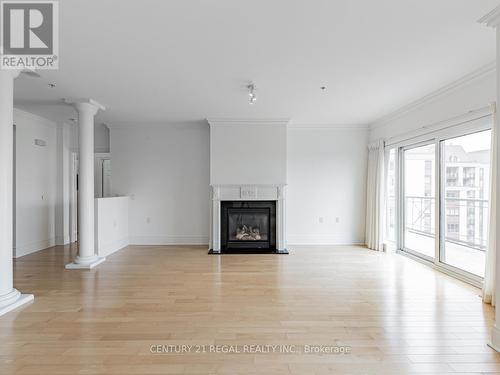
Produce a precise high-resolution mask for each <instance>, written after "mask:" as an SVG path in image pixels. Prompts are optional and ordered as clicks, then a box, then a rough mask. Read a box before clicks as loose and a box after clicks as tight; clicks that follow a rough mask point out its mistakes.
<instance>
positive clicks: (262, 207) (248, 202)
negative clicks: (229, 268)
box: [209, 185, 288, 254]
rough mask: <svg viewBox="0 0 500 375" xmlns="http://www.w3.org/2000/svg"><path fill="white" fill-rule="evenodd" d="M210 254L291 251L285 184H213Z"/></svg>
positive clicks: (285, 252) (280, 252)
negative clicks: (286, 228)
mask: <svg viewBox="0 0 500 375" xmlns="http://www.w3.org/2000/svg"><path fill="white" fill-rule="evenodd" d="M210 223H211V230H210V247H209V253H210V254H221V253H222V254H224V253H238V252H245V253H252V252H256V253H262V252H269V253H277V254H288V251H287V249H286V245H285V186H284V185H212V207H211V220H210Z"/></svg>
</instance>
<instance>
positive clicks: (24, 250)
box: [14, 237, 56, 258]
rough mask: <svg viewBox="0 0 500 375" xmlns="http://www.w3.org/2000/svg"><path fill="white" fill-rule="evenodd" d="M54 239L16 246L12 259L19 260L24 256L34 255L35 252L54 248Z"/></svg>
mask: <svg viewBox="0 0 500 375" xmlns="http://www.w3.org/2000/svg"><path fill="white" fill-rule="evenodd" d="M55 244H56V239H55V238H54V237H52V238H49V239H46V240H41V241H33V242H30V243H27V244H21V245H20V246H19V245H17V246H16V247H15V248H14V258H20V257H23V256H25V255H29V254H33V253H36V252H37V251H40V250H44V249H47V248H48V247H52V246H55Z"/></svg>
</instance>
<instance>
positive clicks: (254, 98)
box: [247, 83, 257, 104]
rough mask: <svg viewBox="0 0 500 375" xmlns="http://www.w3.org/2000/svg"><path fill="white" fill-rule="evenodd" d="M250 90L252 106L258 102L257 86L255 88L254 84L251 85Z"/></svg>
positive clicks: (248, 87)
mask: <svg viewBox="0 0 500 375" xmlns="http://www.w3.org/2000/svg"><path fill="white" fill-rule="evenodd" d="M247 89H248V96H249V97H250V104H254V103H255V102H256V101H257V94H256V91H257V86H255V85H254V84H253V83H250V84H249V85H248V86H247Z"/></svg>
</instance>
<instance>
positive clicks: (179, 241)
mask: <svg viewBox="0 0 500 375" xmlns="http://www.w3.org/2000/svg"><path fill="white" fill-rule="evenodd" d="M130 245H207V246H208V236H131V237H130Z"/></svg>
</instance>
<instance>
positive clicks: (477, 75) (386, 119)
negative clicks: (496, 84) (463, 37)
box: [370, 61, 496, 129]
mask: <svg viewBox="0 0 500 375" xmlns="http://www.w3.org/2000/svg"><path fill="white" fill-rule="evenodd" d="M495 71H496V61H492V62H490V63H489V64H487V65H485V66H483V67H481V68H479V69H477V70H474V71H473V72H471V73H469V74H467V75H465V76H464V77H462V78H460V79H458V80H456V81H454V82H452V83H450V84H448V85H446V86H443V87H441V88H440V89H438V90H435V91H433V92H431V93H429V94H427V95H425V96H423V97H422V98H420V99H418V100H415V101H413V102H411V103H408V104H406V105H404V106H402V107H400V108H399V109H397V110H395V111H393V112H391V113H389V114H388V115H385V116H383V117H381V118H379V119H378V120H375V121H373V122H372V124H371V125H370V128H371V129H378V128H382V127H384V126H388V125H390V122H391V121H393V120H396V119H397V118H400V117H402V116H404V115H405V114H407V113H408V112H411V111H413V110H415V109H418V108H420V107H422V106H424V105H426V104H429V103H431V102H434V101H436V100H437V99H439V98H441V97H443V96H447V95H449V94H451V93H453V92H455V91H457V90H459V89H461V88H462V87H464V86H466V85H469V84H470V83H472V82H474V81H476V80H479V79H481V78H483V77H485V76H487V75H489V74H494V73H495Z"/></svg>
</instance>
